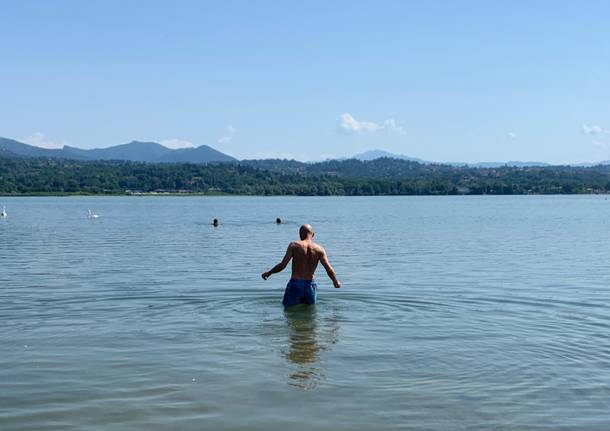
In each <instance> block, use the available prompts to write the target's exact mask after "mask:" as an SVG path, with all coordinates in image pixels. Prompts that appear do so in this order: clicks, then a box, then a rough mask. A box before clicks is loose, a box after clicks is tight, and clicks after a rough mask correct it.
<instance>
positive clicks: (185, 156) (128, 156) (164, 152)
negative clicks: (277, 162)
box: [0, 138, 237, 163]
mask: <svg viewBox="0 0 610 431" xmlns="http://www.w3.org/2000/svg"><path fill="white" fill-rule="evenodd" d="M3 154H4V155H5V156H13V157H43V158H62V159H73V160H125V161H131V162H145V163H187V162H188V163H211V162H234V161H237V159H235V158H234V157H231V156H229V155H228V154H225V153H221V152H220V151H218V150H215V149H214V148H212V147H209V146H207V145H201V146H200V147H196V148H180V149H176V150H174V149H171V148H167V147H164V146H163V145H161V144H158V143H156V142H139V141H132V142H130V143H128V144H122V145H116V146H113V147H108V148H94V149H91V150H84V149H81V148H76V147H70V146H68V145H64V147H63V148H57V149H48V148H40V147H35V146H33V145H28V144H24V143H23V142H19V141H15V140H14V139H7V138H0V155H3Z"/></svg>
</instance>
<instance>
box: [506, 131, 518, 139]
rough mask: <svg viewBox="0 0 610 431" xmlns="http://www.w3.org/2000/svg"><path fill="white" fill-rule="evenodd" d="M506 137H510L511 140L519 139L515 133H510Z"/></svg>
mask: <svg viewBox="0 0 610 431" xmlns="http://www.w3.org/2000/svg"><path fill="white" fill-rule="evenodd" d="M506 136H508V137H509V138H510V139H515V138H516V137H517V134H516V133H515V132H508V133H507V134H506Z"/></svg>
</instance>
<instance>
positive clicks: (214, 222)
mask: <svg viewBox="0 0 610 431" xmlns="http://www.w3.org/2000/svg"><path fill="white" fill-rule="evenodd" d="M219 224H220V223H218V219H217V218H215V219H214V220H213V221H212V226H214V227H218V225H219Z"/></svg>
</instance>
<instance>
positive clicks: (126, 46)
mask: <svg viewBox="0 0 610 431" xmlns="http://www.w3.org/2000/svg"><path fill="white" fill-rule="evenodd" d="M0 9H1V16H2V26H0V61H1V63H0V65H1V66H0V94H1V95H2V100H3V103H1V104H0V136H5V137H10V138H15V139H19V140H25V141H27V142H30V143H34V144H37V145H43V146H58V145H59V146H61V145H62V144H64V143H66V144H69V145H74V146H79V147H83V148H93V147H106V146H110V145H116V144H120V143H125V142H129V141H131V140H153V141H157V142H163V143H165V144H166V145H170V146H187V145H202V144H207V145H211V146H213V147H215V148H217V149H219V150H221V151H224V152H227V153H229V154H232V155H234V156H237V157H240V158H245V157H248V158H251V157H294V158H297V159H301V160H320V159H324V158H327V157H334V156H345V155H350V154H354V153H357V152H361V151H364V150H367V149H375V148H379V149H384V150H387V151H392V152H397V153H402V154H406V155H410V156H414V157H420V158H423V159H427V160H435V161H492V160H493V161H504V160H540V161H548V162H553V163H568V162H584V161H599V160H606V159H610V26H608V24H607V20H608V17H609V16H610V2H604V1H599V2H596V1H587V2H576V1H548V2H545V1H522V2H518V1H506V2H500V1H494V2H489V1H480V2H479V1H452V2H450V1H439V2H435V1H425V2H423V1H420V2H415V1H413V2H410V1H375V2H372V1H371V2H367V1H356V2H354V1H350V2H348V1H320V2H315V1H310V2H298V3H297V2H271V1H219V2H204V1H174V2H169V1H165V2H154V1H129V2H118V1H116V2H115V1H103V2H85V1H61V0H53V1H42V0H40V1H28V0H20V1H5V0H0Z"/></svg>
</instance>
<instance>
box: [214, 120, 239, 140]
mask: <svg viewBox="0 0 610 431" xmlns="http://www.w3.org/2000/svg"><path fill="white" fill-rule="evenodd" d="M236 133H237V129H236V128H235V127H233V126H231V125H228V126H227V129H226V131H225V135H224V136H223V137H222V138H220V139H219V140H218V141H217V142H218V144H220V145H226V144H228V143H229V142H231V141H232V140H233V135H235V134H236Z"/></svg>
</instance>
